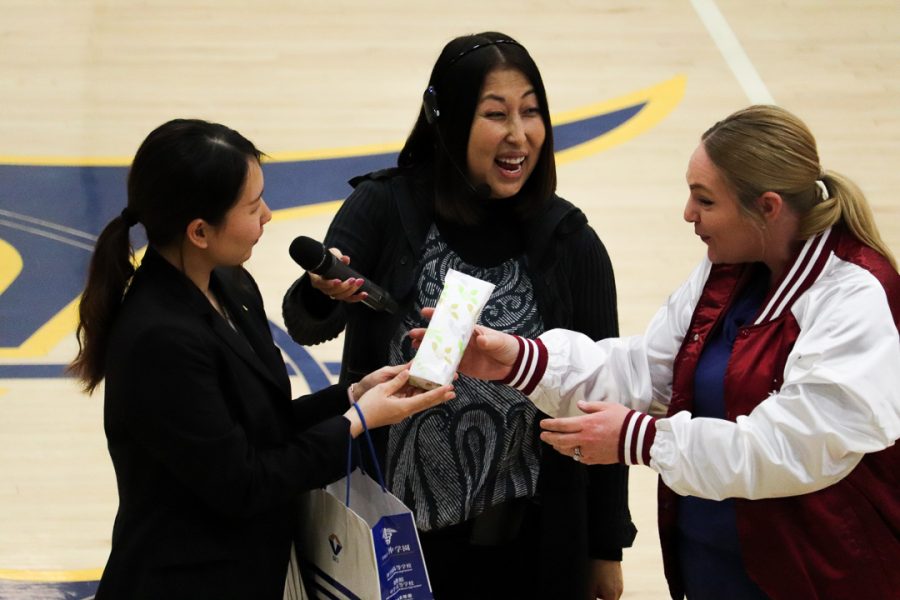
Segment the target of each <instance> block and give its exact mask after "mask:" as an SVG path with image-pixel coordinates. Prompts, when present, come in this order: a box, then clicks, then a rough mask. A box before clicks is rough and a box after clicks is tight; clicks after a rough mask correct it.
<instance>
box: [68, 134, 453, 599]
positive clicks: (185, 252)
mask: <svg viewBox="0 0 900 600" xmlns="http://www.w3.org/2000/svg"><path fill="white" fill-rule="evenodd" d="M259 161H260V152H259V151H258V150H257V149H256V148H255V147H254V146H253V144H252V143H251V142H249V141H248V140H247V139H245V138H244V137H242V136H241V135H240V134H239V133H237V132H236V131H233V130H231V129H229V128H227V127H224V126H222V125H218V124H214V123H207V122H205V121H197V120H175V121H170V122H168V123H165V124H163V125H162V126H160V127H158V128H157V129H156V130H154V131H153V132H152V133H151V134H150V135H149V136H148V137H147V139H146V140H145V141H144V143H143V144H142V145H141V147H140V149H139V150H138V152H137V155H136V156H135V159H134V162H133V164H132V167H131V171H130V173H129V177H128V205H127V207H126V208H125V209H124V210H123V211H122V214H121V215H120V216H118V217H116V218H114V219H113V220H112V221H111V222H110V223H109V224H108V225H107V226H106V228H105V229H104V231H103V233H102V234H101V235H100V238H99V239H98V241H97V246H96V249H95V251H94V255H93V258H92V260H91V266H90V272H89V277H88V282H87V286H86V289H85V291H84V294H83V296H82V300H81V304H80V307H79V325H78V340H79V353H78V356H77V358H76V359H75V361H74V362H73V363H72V365H71V370H72V372H73V373H74V374H75V375H76V376H78V377H79V378H80V380H81V381H82V382H83V384H84V386H85V389H86V390H87V391H88V392H92V391H93V390H94V389H95V388H96V386H97V385H98V384H99V383H100V381H101V380H103V379H104V378H105V379H106V391H105V429H106V436H107V440H108V445H109V451H110V455H111V457H112V461H113V465H114V467H115V471H116V480H117V484H118V490H119V510H118V514H117V516H116V521H115V525H114V528H113V539H112V551H111V554H110V557H109V561H108V563H107V566H106V569H105V570H104V573H103V577H102V580H101V582H100V588H99V590H98V593H97V598H98V599H103V598H163V597H165V598H192V599H193V598H271V599H276V598H277V599H280V598H281V597H282V595H283V591H284V583H285V575H286V571H287V564H288V558H289V553H290V545H291V531H292V529H293V527H292V519H293V518H294V514H295V499H296V498H297V496H298V494H299V493H300V492H301V491H303V490H308V489H311V488H315V487H319V486H322V485H324V484H327V483H329V482H331V481H334V480H337V479H339V478H340V477H341V476H342V474H343V473H344V469H345V466H346V458H347V443H348V441H347V440H348V436H354V437H355V436H357V435H359V434H360V433H361V432H362V429H363V425H362V423H361V414H362V415H364V416H365V420H366V422H367V424H368V426H369V427H377V426H380V425H386V424H391V423H396V422H398V421H400V420H401V419H403V418H404V417H406V416H407V415H409V414H412V413H414V412H416V411H419V410H422V409H424V408H427V407H429V406H432V405H434V404H436V403H438V402H441V401H443V400H446V399H449V398H451V397H453V393H452V391H451V388H450V387H449V386H446V387H443V388H440V389H438V390H434V391H431V392H428V393H421V394H418V395H411V393H412V389H411V388H409V387H407V386H406V385H405V383H406V380H407V377H408V371H407V370H406V369H405V368H404V366H400V367H390V368H384V369H380V370H378V371H376V372H374V373H372V374H370V375H368V376H366V377H364V378H363V379H362V380H361V381H359V382H357V383H355V384H353V385H351V386H349V388H348V386H346V385H339V386H332V387H330V388H328V389H325V390H323V391H321V392H319V393H316V394H311V395H309V396H305V397H302V398H299V399H296V400H293V401H292V400H291V397H290V383H289V380H288V376H287V372H286V370H285V367H284V363H283V361H282V359H281V356H280V353H279V351H278V349H277V348H276V347H275V345H274V343H273V340H272V336H271V333H270V331H269V328H268V321H267V319H266V315H265V312H264V308H263V303H262V297H261V296H260V293H259V290H258V288H257V286H256V283H255V282H254V280H253V278H252V277H251V276H250V274H249V273H247V271H245V270H244V269H243V268H242V267H241V265H242V263H244V262H245V261H246V260H247V259H248V258H249V257H250V254H251V252H252V249H253V245H254V244H255V243H256V242H257V241H258V240H259V238H260V236H261V235H262V232H263V226H264V225H265V224H266V223H267V222H268V221H269V220H270V219H271V216H272V213H271V212H270V211H269V208H268V207H267V206H266V203H265V201H264V200H263V198H262V191H263V174H262V170H261V168H260V162H259ZM136 223H141V224H142V225H143V226H144V228H145V229H146V232H147V238H148V243H149V245H148V248H147V252H146V255H145V256H144V259H143V261H142V263H141V266H140V268H138V269H137V270H135V269H134V266H133V263H132V261H131V257H132V249H131V245H130V241H129V236H128V232H129V229H130V227H131V226H133V225H135V224H136ZM348 396H349V399H348ZM351 402H355V403H356V407H355V408H354V407H351V406H350V405H351ZM357 409H359V410H357ZM360 413H361V414H360Z"/></svg>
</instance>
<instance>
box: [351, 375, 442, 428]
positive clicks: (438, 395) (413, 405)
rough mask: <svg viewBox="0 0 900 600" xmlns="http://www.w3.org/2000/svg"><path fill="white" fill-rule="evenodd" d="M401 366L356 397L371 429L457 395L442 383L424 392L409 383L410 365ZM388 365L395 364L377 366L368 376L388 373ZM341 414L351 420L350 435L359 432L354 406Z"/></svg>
mask: <svg viewBox="0 0 900 600" xmlns="http://www.w3.org/2000/svg"><path fill="white" fill-rule="evenodd" d="M400 367H401V370H400V371H399V372H398V373H396V375H394V376H393V377H391V378H389V379H387V380H384V381H381V382H380V383H377V384H375V385H373V386H372V387H371V388H370V389H368V390H367V391H366V392H365V393H364V394H363V395H362V396H361V397H360V398H359V399H358V400H357V401H356V404H357V405H358V406H359V409H360V410H361V411H362V413H363V415H364V416H365V418H366V425H368V427H369V428H370V429H374V428H375V427H381V426H383V425H393V424H394V423H399V422H400V421H402V420H403V419H405V418H406V417H408V416H409V415H412V414H415V413H417V412H420V411H423V410H425V409H426V408H431V407H432V406H436V405H438V404H440V403H441V402H446V401H447V400H452V399H453V398H455V397H456V394H455V393H454V391H453V386H452V385H444V386H441V387H439V388H435V389H433V390H429V391H427V392H423V391H422V390H420V389H419V388H416V387H413V386H411V385H408V382H409V369H408V368H407V366H406V365H401V366H400ZM391 369H396V367H386V368H385V369H379V370H378V371H376V372H375V373H373V374H372V375H370V376H367V377H371V376H375V375H376V374H378V375H377V377H379V378H380V377H383V376H384V375H385V374H386V373H390V370H391ZM344 416H345V417H346V418H347V419H348V420H349V421H350V433H351V434H352V435H353V437H356V436H358V435H359V434H360V433H362V431H363V428H362V422H361V421H360V419H359V414H358V413H357V411H356V409H355V408H352V407H351V408H350V410H348V411H347V412H345V413H344Z"/></svg>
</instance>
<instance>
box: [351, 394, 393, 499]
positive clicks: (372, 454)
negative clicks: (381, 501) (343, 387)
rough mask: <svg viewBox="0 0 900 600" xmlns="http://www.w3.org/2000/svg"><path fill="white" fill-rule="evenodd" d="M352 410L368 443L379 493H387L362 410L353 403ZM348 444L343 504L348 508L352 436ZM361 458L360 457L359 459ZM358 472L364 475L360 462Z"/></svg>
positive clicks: (360, 462)
mask: <svg viewBox="0 0 900 600" xmlns="http://www.w3.org/2000/svg"><path fill="white" fill-rule="evenodd" d="M353 408H355V409H356V414H358V415H359V421H360V423H362V427H363V435H365V436H366V442H368V446H369V456H371V457H372V465H374V467H375V474H376V475H377V476H378V479H377V481H378V484H379V485H380V486H381V491H382V492H384V493H387V487H386V486H385V485H384V477H383V476H382V475H381V466H380V465H379V464H378V457H377V456H376V455H375V444H373V443H372V436H371V435H369V426H368V425H366V418H365V417H364V416H363V412H362V409H361V408H360V407H359V404H357V403H355V402H354V403H353ZM348 438H349V444H348V446H347V497H346V500H345V502H344V504H346V505H347V506H350V470H351V467H352V461H351V460H350V459H351V455H352V453H353V436H352V435H350V436H348ZM361 458H362V457H360V459H361ZM359 468H360V471H362V472H363V473H365V470H364V469H363V467H362V460H360V461H359Z"/></svg>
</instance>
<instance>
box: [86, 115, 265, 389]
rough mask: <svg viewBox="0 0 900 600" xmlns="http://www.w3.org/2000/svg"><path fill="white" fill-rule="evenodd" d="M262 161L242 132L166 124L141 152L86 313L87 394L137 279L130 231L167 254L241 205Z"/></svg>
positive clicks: (97, 251) (103, 240) (106, 235)
mask: <svg viewBox="0 0 900 600" xmlns="http://www.w3.org/2000/svg"><path fill="white" fill-rule="evenodd" d="M261 156H262V154H261V152H260V151H259V150H257V149H256V147H255V146H254V145H253V143H252V142H250V141H249V140H248V139H246V138H245V137H244V136H242V135H241V134H240V133H238V132H237V131H235V130H233V129H230V128H228V127H226V126H224V125H220V124H218V123H210V122H208V121H202V120H199V119H174V120H172V121H169V122H167V123H163V124H162V125H160V126H159V127H157V128H156V129H154V130H153V131H152V132H150V134H149V135H148V136H147V138H146V139H145V140H144V142H143V143H142V144H141V147H140V148H138V151H137V154H135V157H134V161H133V162H132V165H131V169H130V170H129V172H128V206H127V207H126V208H125V209H124V210H123V211H122V214H121V215H119V216H118V217H116V218H114V219H113V220H112V221H110V222H109V224H108V225H107V226H106V228H105V229H104V230H103V233H101V234H100V237H99V239H98V240H97V245H96V246H95V248H94V254H93V256H92V257H91V264H90V267H89V270H88V279H87V285H86V286H85V289H84V293H83V294H82V296H81V303H80V304H79V306H78V318H79V321H78V330H77V332H76V335H77V337H78V355H77V356H76V357H75V360H74V361H72V364H70V365H69V369H68V370H69V372H70V373H72V374H73V375H75V376H76V377H78V379H80V380H81V382H82V384H83V385H84V388H85V390H86V391H87V392H89V393H90V392H93V391H94V388H96V387H97V385H98V384H99V383H100V382H101V381H102V380H103V377H104V376H105V374H106V351H107V345H108V343H109V335H110V332H111V330H112V327H113V323H114V322H115V320H116V315H117V314H118V311H119V305H120V304H121V303H122V298H123V296H124V294H125V292H126V290H127V289H128V284H129V282H130V280H131V277H132V275H134V272H135V267H134V250H133V249H132V247H131V242H130V240H129V237H128V231H129V229H130V227H131V226H132V225H134V224H136V223H138V222H140V223H141V225H143V226H144V230H145V231H146V233H147V240H148V242H149V244H150V245H151V246H155V247H157V248H164V247H167V246H169V245H171V244H176V243H178V242H179V240H180V239H181V237H182V236H183V235H184V231H185V229H186V228H187V225H188V224H189V223H190V222H191V221H192V220H194V219H196V218H201V219H204V220H205V221H206V222H208V223H210V224H212V225H217V224H219V223H220V222H221V221H222V220H223V219H224V218H225V214H226V213H227V212H228V210H229V209H230V208H231V207H232V206H234V204H235V202H237V200H238V197H239V195H240V192H241V188H242V187H243V185H244V180H245V179H246V177H247V172H248V170H249V165H250V161H253V160H255V161H257V162H259V160H260V157H261Z"/></svg>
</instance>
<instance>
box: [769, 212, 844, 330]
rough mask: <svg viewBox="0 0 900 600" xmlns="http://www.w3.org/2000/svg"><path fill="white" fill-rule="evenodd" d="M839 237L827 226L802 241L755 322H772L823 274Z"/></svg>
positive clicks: (788, 308)
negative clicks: (801, 245)
mask: <svg viewBox="0 0 900 600" xmlns="http://www.w3.org/2000/svg"><path fill="white" fill-rule="evenodd" d="M839 237H840V235H839V233H838V232H837V231H834V230H833V228H831V227H829V228H828V229H826V230H825V231H823V232H821V233H818V234H816V235H814V236H812V237H811V238H809V239H808V240H806V242H804V244H803V247H802V248H801V249H800V252H799V253H798V254H797V257H796V258H795V259H794V262H793V264H792V265H791V267H790V268H789V269H788V270H787V271H786V273H785V274H784V275H783V276H782V278H781V281H779V282H778V285H777V286H776V287H775V291H774V292H773V293H772V294H771V295H770V296H769V297H768V298H767V299H766V301H765V303H764V305H763V308H762V310H761V311H760V313H759V315H758V316H757V317H756V320H755V321H754V323H753V324H754V325H760V324H762V323H766V322H770V321H774V320H776V319H778V318H779V317H780V316H781V315H783V314H784V312H785V311H786V310H790V308H791V306H793V304H794V302H796V301H797V299H798V298H799V297H800V296H802V295H803V293H804V292H806V290H808V289H809V288H810V286H812V284H813V283H815V282H816V280H817V279H818V278H819V276H820V275H821V274H822V270H823V269H824V268H825V265H826V264H827V263H828V259H829V258H831V255H832V254H834V249H835V247H836V246H837V242H838V238H839Z"/></svg>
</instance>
